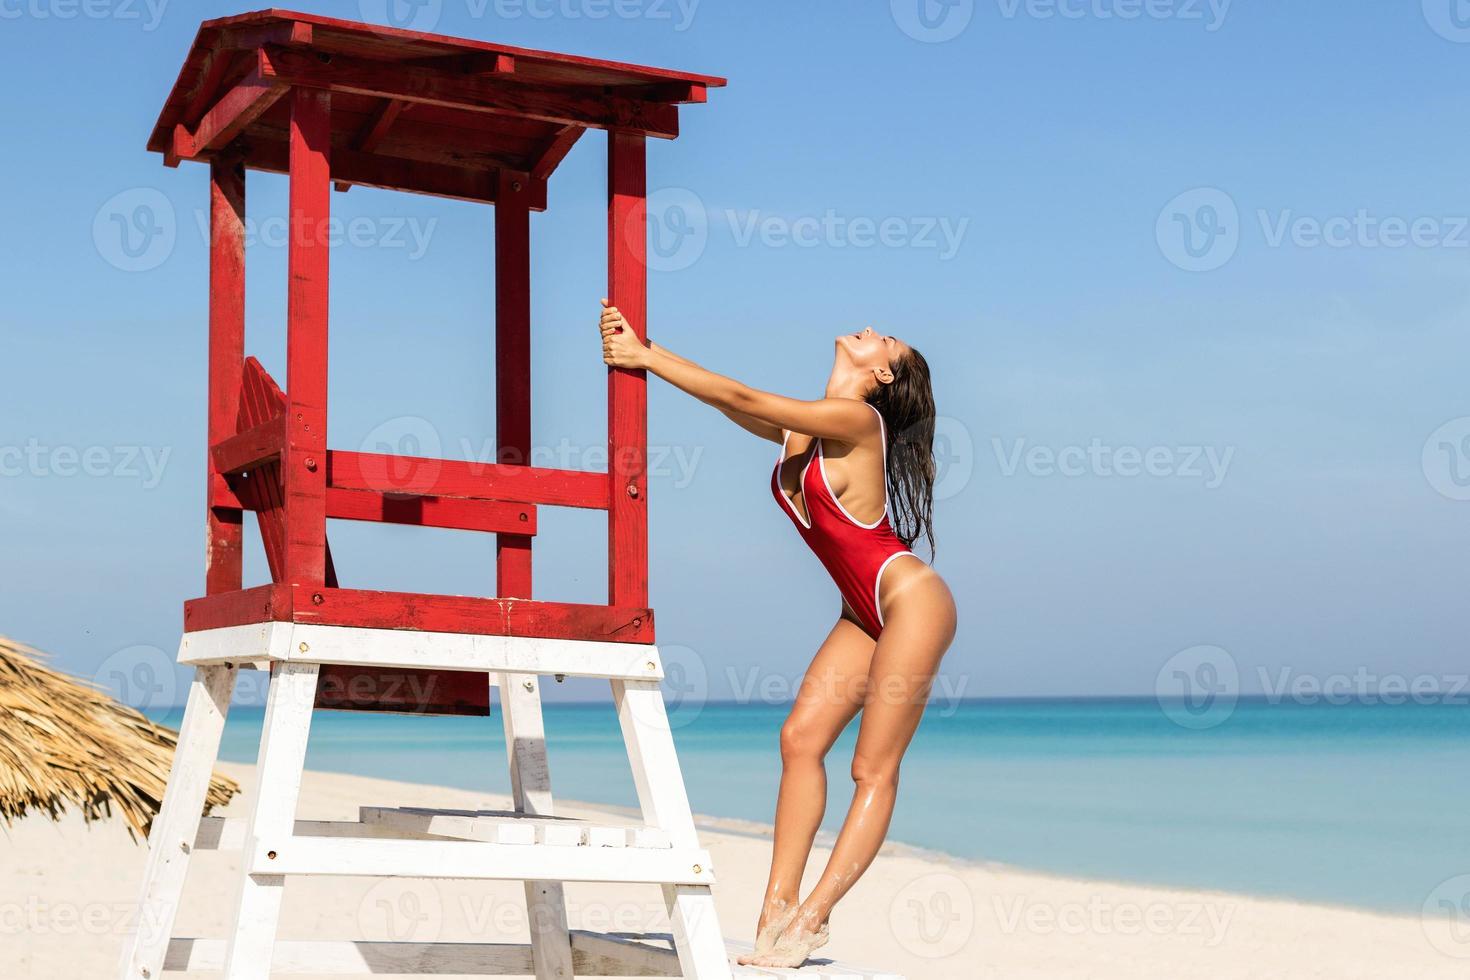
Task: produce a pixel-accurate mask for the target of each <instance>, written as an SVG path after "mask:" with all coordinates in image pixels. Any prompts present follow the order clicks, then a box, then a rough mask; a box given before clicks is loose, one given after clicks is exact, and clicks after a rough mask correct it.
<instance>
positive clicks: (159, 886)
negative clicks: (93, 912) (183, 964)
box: [119, 664, 237, 980]
mask: <svg viewBox="0 0 1470 980" xmlns="http://www.w3.org/2000/svg"><path fill="white" fill-rule="evenodd" d="M236 675H237V671H236V668H235V667H234V666H232V665H226V664H217V665H214V666H209V667H197V668H195V670H194V680H193V682H192V683H191V684H190V685H189V699H188V703H187V706H186V707H185V708H184V721H183V724H182V725H181V726H180V728H179V742H178V748H177V749H176V750H175V751H174V761H173V768H172V769H170V770H169V774H168V786H167V788H166V789H165V790H164V791H163V801H162V806H161V808H160V809H159V811H158V816H156V817H154V819H153V826H152V828H151V829H150V830H149V832H148V863H147V864H146V865H145V866H144V871H143V890H142V893H141V895H140V897H139V899H138V914H137V916H136V917H135V920H134V923H133V932H132V933H130V934H129V935H128V937H127V939H126V940H125V941H124V943H123V958H122V965H121V970H120V974H119V975H120V976H121V977H122V980H149V978H156V977H157V976H158V975H159V973H160V972H161V971H162V969H163V958H164V954H165V953H166V952H167V950H168V940H169V936H170V935H172V933H173V926H174V916H175V915H176V914H177V913H178V910H179V899H180V897H181V896H182V895H183V891H184V877H185V875H186V874H187V872H188V870H189V854H190V852H191V851H192V850H193V848H194V837H195V835H196V834H197V833H198V832H199V819H200V817H201V816H202V815H203V813H204V803H205V800H206V799H207V798H208V794H209V781H210V778H211V777H212V775H213V773H214V764H215V761H216V760H217V759H218V757H219V741H220V733H221V732H223V731H224V727H225V718H226V716H227V715H228V714H229V711H230V697H231V695H232V694H233V693H234V690H235V677H236Z"/></svg>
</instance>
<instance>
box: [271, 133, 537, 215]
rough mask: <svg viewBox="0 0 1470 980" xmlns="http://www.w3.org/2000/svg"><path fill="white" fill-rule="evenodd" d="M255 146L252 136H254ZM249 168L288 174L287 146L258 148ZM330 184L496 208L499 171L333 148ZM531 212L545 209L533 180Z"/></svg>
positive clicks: (535, 182)
mask: <svg viewBox="0 0 1470 980" xmlns="http://www.w3.org/2000/svg"><path fill="white" fill-rule="evenodd" d="M251 138H252V141H253V140H254V136H253V134H252V137H251ZM245 163H246V166H248V167H250V168H251V169H252V170H263V171H265V172H267V173H277V174H284V173H290V169H291V166H290V154H289V151H288V147H287V145H286V143H284V142H279V143H277V142H271V143H264V144H261V143H257V144H256V145H255V146H254V147H252V149H251V151H250V154H249V156H247V157H246V158H245ZM331 167H332V181H333V182H334V183H336V184H339V185H342V184H345V185H349V186H361V187H379V188H382V189H384V190H390V191H406V192H408V193H411V194H429V195H432V196H434V197H448V198H453V199H454V200H458V201H473V202H475V203H478V204H494V203H495V196H496V194H495V188H496V182H495V172H494V171H493V170H467V169H465V168H463V167H453V166H449V165H447V164H442V163H423V162H420V161H418V160H406V159H403V158H401V157H387V156H379V155H377V154H373V153H363V152H361V151H357V150H352V149H349V148H348V147H345V146H333V147H332V161H331ZM530 192H531V210H533V211H545V210H546V182H545V181H544V180H533V181H532V182H531V186H530Z"/></svg>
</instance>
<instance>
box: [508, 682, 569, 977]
mask: <svg viewBox="0 0 1470 980" xmlns="http://www.w3.org/2000/svg"><path fill="white" fill-rule="evenodd" d="M499 683H500V710H501V714H502V715H503V716H504V721H505V750H506V755H507V761H508V762H509V764H510V785H511V793H512V795H513V797H514V799H515V808H516V812H518V813H528V814H536V815H538V816H543V817H549V816H552V815H553V804H552V801H551V769H550V767H549V766H548V764H547V759H546V726H545V724H544V722H543V719H542V717H541V690H540V683H541V682H540V678H539V677H537V676H536V675H534V674H501V675H500V682H499ZM525 885H526V915H527V918H528V920H529V923H530V927H531V960H532V963H533V964H534V966H535V969H536V980H571V978H572V975H573V974H572V940H571V934H570V933H569V932H568V930H567V905H566V896H565V894H564V890H563V888H562V883H561V882H559V881H528V882H526V883H525Z"/></svg>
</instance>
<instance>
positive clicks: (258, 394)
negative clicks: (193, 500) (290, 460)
mask: <svg viewBox="0 0 1470 980" xmlns="http://www.w3.org/2000/svg"><path fill="white" fill-rule="evenodd" d="M286 407H287V406H286V395H285V393H284V392H282V391H281V389H280V388H279V387H277V385H276V383H275V381H274V380H272V378H271V376H270V375H269V374H267V373H266V371H265V368H263V367H261V365H260V362H259V361H257V360H256V359H255V358H253V357H248V358H246V359H245V368H244V371H243V374H242V377H241V381H240V414H239V419H238V422H237V423H236V428H237V431H244V430H246V429H250V428H253V427H255V426H257V425H262V424H264V423H265V422H267V421H268V420H269V419H271V418H274V417H276V416H280V417H283V418H284V417H285V413H286ZM229 482H230V484H231V488H232V489H233V490H234V491H235V492H236V494H237V495H238V496H239V498H240V500H241V502H242V503H243V504H244V505H245V506H246V507H247V508H249V509H250V510H253V511H255V519H256V526H257V527H258V528H259V530H260V538H261V544H262V545H263V546H264V549H265V559H266V564H267V565H268V566H269V568H270V574H271V580H272V581H275V582H280V581H282V580H284V578H285V575H286V515H285V510H284V508H283V504H282V501H283V499H284V497H283V493H282V488H281V464H280V461H279V460H277V461H275V462H269V463H266V464H264V465H263V466H260V467H259V468H257V469H256V470H255V471H254V472H252V473H249V474H241V475H240V476H238V477H234V478H231V479H230V481H229ZM186 628H187V624H186Z"/></svg>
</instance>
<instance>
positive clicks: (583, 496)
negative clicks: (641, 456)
mask: <svg viewBox="0 0 1470 980" xmlns="http://www.w3.org/2000/svg"><path fill="white" fill-rule="evenodd" d="M389 473H391V474H393V477H392V478H391V479H389V478H388V477H387V475H386V474H389ZM400 474H404V475H401V476H400ZM327 483H328V486H332V487H338V488H343V489H348V490H375V491H379V492H388V493H396V494H405V495H414V494H422V495H426V496H434V497H467V498H471V499H477V500H501V501H507V502H512V503H526V504H544V505H546V506H549V507H584V508H590V509H593V510H604V509H606V508H607V475H606V474H605V473H591V472H586V471H583V470H559V469H551V468H548V467H541V466H507V465H502V464H499V463H466V462H463V461H460V460H449V459H424V458H422V457H416V456H387V455H383V454H379V453H357V452H346V451H342V450H330V451H329V452H328V453H327Z"/></svg>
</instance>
